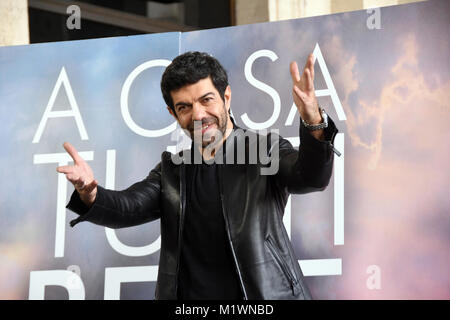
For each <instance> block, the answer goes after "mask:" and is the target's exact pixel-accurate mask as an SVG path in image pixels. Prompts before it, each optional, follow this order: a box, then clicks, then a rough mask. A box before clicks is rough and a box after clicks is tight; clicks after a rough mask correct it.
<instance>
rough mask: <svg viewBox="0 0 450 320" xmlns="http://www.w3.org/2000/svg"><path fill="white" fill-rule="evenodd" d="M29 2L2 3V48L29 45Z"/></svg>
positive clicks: (0, 41) (4, 0) (0, 10)
mask: <svg viewBox="0 0 450 320" xmlns="http://www.w3.org/2000/svg"><path fill="white" fill-rule="evenodd" d="M29 43H30V35H29V32H28V1H27V0H1V1H0V46H12V45H20V44H29Z"/></svg>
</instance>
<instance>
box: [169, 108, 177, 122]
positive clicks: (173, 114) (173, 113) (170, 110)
mask: <svg viewBox="0 0 450 320" xmlns="http://www.w3.org/2000/svg"><path fill="white" fill-rule="evenodd" d="M167 110H168V111H169V113H170V114H171V115H172V117H174V118H175V120H178V117H177V115H176V113H175V112H173V110H172V108H171V107H169V106H167Z"/></svg>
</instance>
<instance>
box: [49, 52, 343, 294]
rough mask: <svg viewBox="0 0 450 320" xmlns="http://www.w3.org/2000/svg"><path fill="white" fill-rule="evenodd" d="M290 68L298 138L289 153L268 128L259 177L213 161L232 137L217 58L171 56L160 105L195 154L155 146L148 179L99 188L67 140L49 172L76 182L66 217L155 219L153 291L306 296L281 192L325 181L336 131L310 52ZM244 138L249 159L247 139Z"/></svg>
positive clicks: (122, 223) (255, 170) (116, 224)
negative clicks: (269, 170)
mask: <svg viewBox="0 0 450 320" xmlns="http://www.w3.org/2000/svg"><path fill="white" fill-rule="evenodd" d="M290 71H291V75H292V81H293V98H294V101H295V104H296V106H297V108H298V111H299V114H300V116H301V118H302V122H301V125H300V139H301V145H300V148H299V151H296V150H295V149H294V148H293V147H292V145H291V144H290V143H289V142H288V141H287V140H285V139H283V138H281V137H279V136H278V137H275V139H274V136H273V135H271V138H270V141H271V144H270V146H269V147H270V150H269V149H267V150H269V151H268V152H269V153H270V152H272V151H273V150H274V149H275V148H276V151H278V152H277V155H278V157H277V158H276V159H271V161H272V162H274V161H276V162H277V169H278V170H276V172H273V174H269V175H263V174H261V169H262V168H263V167H264V165H263V164H262V163H261V162H256V163H252V164H249V163H247V162H244V163H243V164H236V163H233V164H228V162H227V163H224V164H220V163H221V162H220V159H222V160H223V158H222V157H225V156H226V155H227V153H228V154H230V152H231V151H230V150H232V149H233V148H234V147H235V145H234V144H233V142H234V141H237V140H239V139H240V137H239V135H238V134H236V132H237V130H238V129H239V128H237V126H236V125H235V124H234V121H233V119H232V117H231V116H230V104H231V89H230V86H229V85H228V78H227V74H226V72H225V70H224V69H223V67H222V66H221V65H220V63H219V62H218V61H217V60H216V59H214V58H213V57H211V56H210V55H208V54H206V53H199V52H188V53H185V54H182V55H180V56H178V57H177V58H175V59H174V60H173V62H172V63H171V64H170V65H169V66H168V67H167V68H166V70H165V72H164V74H163V76H162V80H161V90H162V94H163V97H164V99H165V102H166V103H167V109H168V111H169V112H170V114H171V115H172V116H173V117H174V118H175V119H176V120H177V121H178V123H179V125H180V126H181V128H183V129H184V130H186V131H187V132H188V134H189V135H190V137H191V138H192V140H193V141H192V146H191V150H192V153H190V154H189V152H188V151H184V152H181V153H180V155H182V156H183V158H184V160H189V159H191V160H192V158H194V160H195V158H196V157H197V159H198V157H199V158H200V161H193V163H192V162H189V161H181V162H176V161H174V157H173V155H171V154H170V153H168V152H163V153H162V156H161V162H160V163H159V164H158V165H157V166H156V167H155V168H154V169H153V170H152V171H151V172H150V174H149V175H148V176H147V178H146V179H144V180H142V181H140V182H137V183H135V184H133V185H132V186H131V187H129V188H128V189H126V190H123V191H112V190H105V189H104V188H102V187H100V186H98V183H97V181H96V180H95V179H94V175H93V172H92V170H91V169H90V167H89V166H88V165H87V163H86V162H85V161H84V160H83V159H81V158H80V156H79V155H78V154H77V152H76V150H75V148H74V147H73V146H71V145H70V144H69V143H65V144H64V148H65V149H66V150H67V152H68V153H69V154H70V155H71V156H72V158H73V160H74V165H73V166H62V167H58V168H57V171H58V172H61V173H65V174H66V177H67V179H68V180H69V181H70V182H72V183H73V185H74V186H75V191H74V193H73V194H72V197H71V199H70V202H69V204H68V206H67V207H68V208H69V209H71V210H73V211H74V212H76V213H78V214H80V216H79V217H78V218H77V219H76V220H74V221H72V222H71V225H72V226H74V225H75V224H76V223H78V222H80V221H90V222H92V223H96V224H99V225H104V226H107V227H110V228H122V227H129V226H133V225H138V224H142V223H145V222H148V221H152V220H155V219H158V218H159V219H161V253H160V262H159V271H158V281H157V286H156V298H157V299H177V298H178V299H310V298H311V295H310V293H309V291H308V288H307V286H306V284H305V282H304V279H303V275H302V272H301V270H300V267H299V265H298V263H297V259H296V257H295V256H294V253H293V249H292V246H291V243H290V242H289V239H288V237H287V234H286V230H285V229H284V226H283V223H282V216H283V212H284V208H285V205H286V202H287V199H288V196H289V193H305V192H311V191H320V190H323V189H324V188H325V187H326V186H327V185H328V182H329V180H330V177H331V173H332V166H333V150H334V148H333V145H332V143H333V140H334V136H335V135H336V133H337V129H336V127H335V125H334V123H333V121H332V120H331V119H329V118H327V116H326V113H325V112H324V111H323V109H320V108H319V106H318V103H317V99H316V97H315V93H314V85H313V81H314V57H313V56H312V54H311V55H310V56H309V57H308V60H307V62H306V65H305V68H304V70H303V73H302V75H301V77H300V73H299V71H298V67H297V64H296V63H295V62H293V63H291V66H290ZM241 131H242V130H241ZM244 145H245V148H244V153H245V155H244V156H245V158H249V157H251V154H249V153H250V151H249V150H250V148H249V143H244ZM211 146H213V147H212V148H211ZM233 150H234V149H233ZM186 154H187V156H185V155H186ZM210 160H219V161H212V163H211V161H210ZM189 163H190V164H189Z"/></svg>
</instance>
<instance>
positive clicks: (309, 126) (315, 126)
mask: <svg viewBox="0 0 450 320" xmlns="http://www.w3.org/2000/svg"><path fill="white" fill-rule="evenodd" d="M319 111H320V115H321V116H322V123H319V124H308V123H307V122H306V121H305V120H303V119H302V123H303V125H304V126H305V128H306V129H308V130H309V131H315V130H320V129H325V128H326V127H328V115H327V113H326V112H325V110H324V109H323V108H319Z"/></svg>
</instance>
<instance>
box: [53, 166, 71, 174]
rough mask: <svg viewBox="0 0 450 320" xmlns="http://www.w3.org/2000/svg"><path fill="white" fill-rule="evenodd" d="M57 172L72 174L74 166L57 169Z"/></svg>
mask: <svg viewBox="0 0 450 320" xmlns="http://www.w3.org/2000/svg"><path fill="white" fill-rule="evenodd" d="M56 171H57V172H59V173H71V172H73V166H60V167H56Z"/></svg>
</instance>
